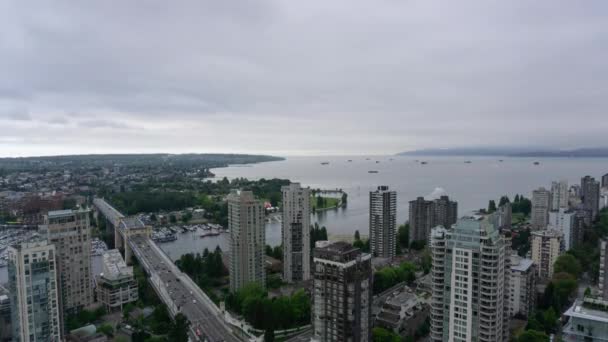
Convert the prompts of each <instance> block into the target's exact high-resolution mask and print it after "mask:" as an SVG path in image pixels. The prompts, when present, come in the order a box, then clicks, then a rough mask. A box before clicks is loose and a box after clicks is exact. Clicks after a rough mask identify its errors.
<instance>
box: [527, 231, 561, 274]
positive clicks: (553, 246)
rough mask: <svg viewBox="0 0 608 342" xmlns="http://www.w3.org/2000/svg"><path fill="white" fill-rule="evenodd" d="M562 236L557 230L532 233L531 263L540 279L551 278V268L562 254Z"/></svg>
mask: <svg viewBox="0 0 608 342" xmlns="http://www.w3.org/2000/svg"><path fill="white" fill-rule="evenodd" d="M563 240H564V234H563V233H562V232H561V231H559V230H541V231H537V232H532V261H534V265H535V266H536V270H537V271H538V277H539V278H541V279H551V278H552V277H553V266H554V264H555V261H556V260H557V258H558V257H559V256H560V255H562V254H563V253H564V241H563Z"/></svg>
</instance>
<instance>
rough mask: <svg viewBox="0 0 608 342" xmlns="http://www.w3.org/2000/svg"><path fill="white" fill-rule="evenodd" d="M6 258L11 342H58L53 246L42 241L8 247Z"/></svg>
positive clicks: (55, 273)
mask: <svg viewBox="0 0 608 342" xmlns="http://www.w3.org/2000/svg"><path fill="white" fill-rule="evenodd" d="M8 259H9V263H8V274H9V288H10V299H11V316H12V319H11V321H12V322H11V324H12V329H13V341H16V342H38V341H40V342H46V341H51V342H59V341H61V340H62V339H61V337H62V334H61V331H62V320H61V315H60V303H59V289H58V281H57V279H58V278H57V264H56V261H55V259H56V250H55V246H53V245H50V244H48V243H47V242H46V241H40V242H31V243H23V244H21V245H15V246H10V247H9V248H8Z"/></svg>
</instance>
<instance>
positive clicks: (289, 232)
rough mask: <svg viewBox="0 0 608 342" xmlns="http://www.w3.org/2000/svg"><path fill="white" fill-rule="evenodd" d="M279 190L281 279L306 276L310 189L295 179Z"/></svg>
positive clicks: (305, 278)
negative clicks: (280, 206)
mask: <svg viewBox="0 0 608 342" xmlns="http://www.w3.org/2000/svg"><path fill="white" fill-rule="evenodd" d="M281 191H282V192H283V222H282V228H283V231H282V237H283V280H284V281H286V282H288V283H293V282H297V281H303V280H308V279H310V189H309V188H302V187H301V186H300V184H299V183H291V184H290V185H288V186H284V187H282V188H281Z"/></svg>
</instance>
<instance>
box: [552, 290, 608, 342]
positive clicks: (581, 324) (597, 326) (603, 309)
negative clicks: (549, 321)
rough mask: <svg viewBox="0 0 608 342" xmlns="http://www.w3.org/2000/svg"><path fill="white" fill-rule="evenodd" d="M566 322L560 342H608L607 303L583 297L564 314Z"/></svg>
mask: <svg viewBox="0 0 608 342" xmlns="http://www.w3.org/2000/svg"><path fill="white" fill-rule="evenodd" d="M564 316H566V317H568V322H567V323H566V324H565V325H564V326H563V328H562V341H575V342H577V341H580V342H605V341H608V302H607V301H605V300H601V299H594V298H590V297H585V298H584V299H583V300H582V301H581V300H576V301H575V302H574V304H572V306H571V307H570V308H569V309H568V310H567V311H566V312H565V313H564Z"/></svg>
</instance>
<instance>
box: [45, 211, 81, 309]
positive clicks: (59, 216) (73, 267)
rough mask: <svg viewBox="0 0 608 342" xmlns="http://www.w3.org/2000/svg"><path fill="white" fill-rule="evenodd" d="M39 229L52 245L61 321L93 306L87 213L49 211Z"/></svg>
mask: <svg viewBox="0 0 608 342" xmlns="http://www.w3.org/2000/svg"><path fill="white" fill-rule="evenodd" d="M42 229H43V230H46V232H47V235H48V240H49V242H50V243H52V244H53V245H55V249H56V258H57V279H58V280H59V298H60V299H61V303H60V304H61V306H60V308H61V314H62V315H63V316H62V317H65V316H67V315H68V314H72V313H76V312H78V311H79V310H81V309H83V308H85V307H87V306H89V305H91V304H92V303H93V281H92V279H91V227H90V222H89V210H84V209H79V210H57V211H49V212H48V214H47V215H46V216H45V226H43V228H42Z"/></svg>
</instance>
